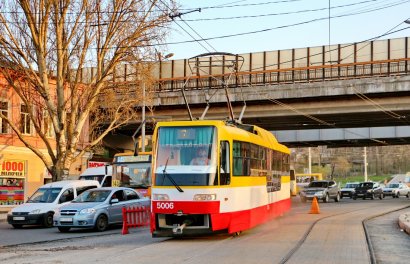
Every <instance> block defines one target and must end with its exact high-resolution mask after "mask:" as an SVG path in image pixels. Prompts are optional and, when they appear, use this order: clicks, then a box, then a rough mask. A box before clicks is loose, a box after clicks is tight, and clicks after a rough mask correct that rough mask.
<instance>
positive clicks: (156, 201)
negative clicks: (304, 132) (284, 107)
mask: <svg viewBox="0 0 410 264" xmlns="http://www.w3.org/2000/svg"><path fill="white" fill-rule="evenodd" d="M153 148H154V150H153V157H154V159H153V163H152V171H153V174H152V175H153V185H152V190H151V192H152V196H151V198H152V204H151V206H152V208H151V209H152V210H151V232H152V235H153V236H154V237H159V236H181V235H182V236H185V235H187V236H188V235H200V234H212V233H218V232H227V233H230V234H231V233H237V232H240V231H243V230H246V229H249V228H252V227H254V226H256V225H258V224H261V223H263V222H265V221H267V220H269V219H271V218H272V217H275V216H278V215H281V214H283V213H284V212H286V211H288V210H289V209H290V205H291V201H290V177H289V154H290V151H289V149H288V148H287V147H285V146H284V145H281V144H279V143H278V142H277V140H276V139H275V137H274V136H273V135H272V133H270V132H268V131H266V130H264V129H262V128H259V127H257V126H251V125H242V124H233V123H231V122H229V121H205V120H198V121H176V122H175V121H174V122H159V123H158V124H157V126H156V128H155V131H154V135H153Z"/></svg>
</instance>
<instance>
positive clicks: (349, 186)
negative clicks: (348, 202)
mask: <svg viewBox="0 0 410 264" xmlns="http://www.w3.org/2000/svg"><path fill="white" fill-rule="evenodd" d="M359 184H360V182H348V183H346V185H345V187H343V188H342V189H341V190H340V193H341V195H340V198H343V197H349V198H353V194H354V192H355V188H356V187H357V186H359Z"/></svg>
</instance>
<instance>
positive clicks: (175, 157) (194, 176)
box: [155, 126, 218, 186]
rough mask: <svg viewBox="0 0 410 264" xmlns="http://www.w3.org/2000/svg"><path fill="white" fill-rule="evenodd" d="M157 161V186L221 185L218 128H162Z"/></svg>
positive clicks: (159, 133) (159, 136) (159, 135)
mask: <svg viewBox="0 0 410 264" xmlns="http://www.w3.org/2000/svg"><path fill="white" fill-rule="evenodd" d="M155 164H156V177H155V184H156V185H157V186H158V185H159V186H161V185H162V186H172V185H174V184H173V183H172V180H173V181H175V183H176V184H177V185H180V186H208V185H216V184H218V180H217V177H216V168H217V166H216V164H217V155H216V129H215V127H212V126H201V127H161V128H159V130H158V148H157V153H156V163H155Z"/></svg>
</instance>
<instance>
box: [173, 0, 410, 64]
mask: <svg viewBox="0 0 410 264" xmlns="http://www.w3.org/2000/svg"><path fill="white" fill-rule="evenodd" d="M176 2H177V3H179V5H180V8H181V9H180V13H182V15H181V16H180V17H175V18H174V22H172V24H171V27H172V29H171V31H170V33H169V36H168V38H167V39H166V43H168V44H167V46H166V48H167V50H166V51H165V52H168V53H173V54H174V55H173V57H172V58H171V59H173V60H177V59H185V58H190V57H193V56H196V55H199V54H202V53H208V52H215V51H218V52H229V53H234V54H242V53H249V52H262V51H273V50H284V49H292V48H304V47H315V46H322V45H329V44H346V43H354V42H360V41H365V40H368V39H374V40H380V39H388V38H399V37H408V36H410V24H406V23H404V21H405V20H407V19H410V0H274V1H269V0H242V1H241V0H236V1H235V0H201V1H199V0H189V1H188V0H176ZM329 4H330V9H329ZM198 8H201V11H200V12H199V11H196V10H195V9H198ZM329 12H330V19H329ZM245 16H249V17H245ZM234 17H239V18H234ZM394 31H398V32H396V33H393V34H390V33H392V32H394ZM249 32H255V33H253V34H248V33H249ZM386 33H389V34H387V35H384V36H381V35H383V34H386ZM238 34H239V36H232V37H227V36H228V35H238ZM223 36H225V37H223ZM208 38H213V39H210V40H207V41H206V42H205V41H200V42H198V41H195V40H199V39H208ZM186 41H189V42H188V43H179V44H172V43H175V42H186ZM201 44H202V45H201Z"/></svg>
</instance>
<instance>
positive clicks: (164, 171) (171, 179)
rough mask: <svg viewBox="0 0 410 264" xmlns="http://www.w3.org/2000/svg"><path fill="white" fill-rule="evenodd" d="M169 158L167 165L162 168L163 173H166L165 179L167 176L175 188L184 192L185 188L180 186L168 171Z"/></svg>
mask: <svg viewBox="0 0 410 264" xmlns="http://www.w3.org/2000/svg"><path fill="white" fill-rule="evenodd" d="M168 160H169V158H167V162H165V167H164V169H163V170H162V174H163V175H164V176H163V177H164V178H163V179H165V176H166V177H167V178H168V180H169V181H170V182H171V183H172V184H173V185H174V186H175V188H176V189H177V190H178V191H179V192H184V190H182V189H181V187H179V185H178V184H177V183H176V182H175V180H174V179H173V178H172V177H171V175H169V174H168V173H167V166H168Z"/></svg>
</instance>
